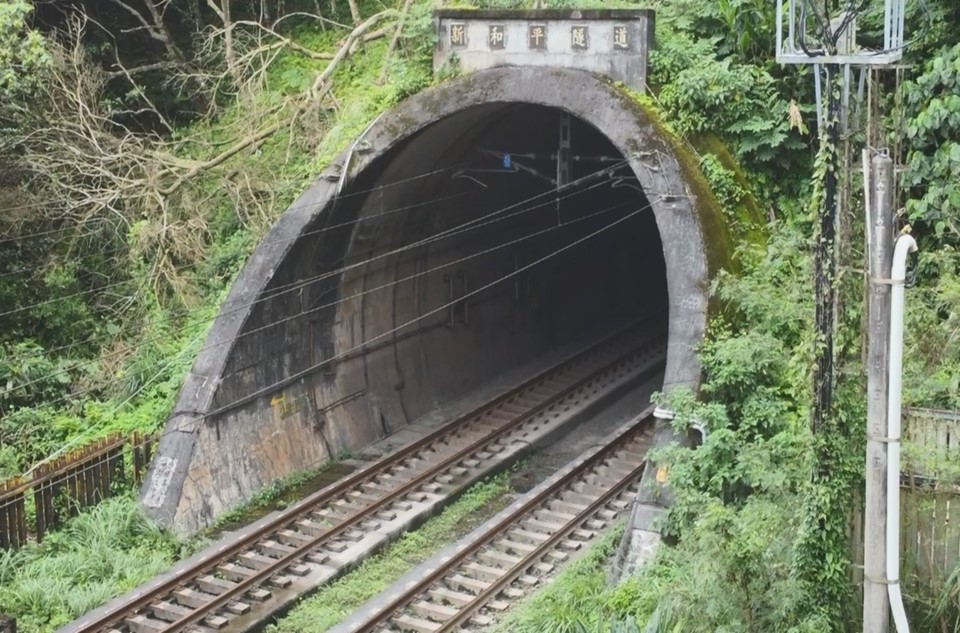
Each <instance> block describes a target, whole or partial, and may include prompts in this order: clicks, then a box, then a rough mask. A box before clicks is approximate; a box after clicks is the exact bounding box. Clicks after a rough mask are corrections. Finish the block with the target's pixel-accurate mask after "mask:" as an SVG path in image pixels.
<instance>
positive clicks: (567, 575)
mask: <svg viewBox="0 0 960 633" xmlns="http://www.w3.org/2000/svg"><path fill="white" fill-rule="evenodd" d="M622 535H623V525H619V526H617V528H616V529H613V530H610V531H609V532H608V533H607V534H605V535H603V536H602V537H600V540H599V541H597V542H596V543H594V544H593V545H591V546H590V549H589V551H588V552H587V553H586V554H584V555H583V556H582V557H581V558H579V559H578V560H576V561H574V562H573V563H571V564H570V565H569V566H568V567H566V568H565V569H564V570H563V571H561V572H560V573H559V574H557V576H556V578H554V579H552V581H551V582H550V584H549V585H546V586H545V587H543V588H541V589H540V590H539V591H537V592H536V593H534V594H533V596H531V597H530V598H529V599H527V600H525V601H523V602H522V603H520V604H519V605H518V606H516V607H514V608H513V609H512V610H511V611H509V612H508V613H507V615H506V616H505V617H503V618H502V619H501V620H500V621H498V622H497V623H496V625H494V627H493V633H593V631H607V630H609V629H608V626H609V625H610V623H611V621H614V620H613V618H614V617H615V616H614V615H613V613H612V612H611V611H610V609H607V608H605V605H604V603H605V602H606V601H607V594H608V592H609V588H610V587H609V584H608V582H607V581H608V578H607V564H608V563H609V559H610V556H611V555H612V554H613V552H614V550H616V548H617V543H618V542H619V540H620V537H621V536H622ZM615 630H616V629H615ZM624 633H626V632H625V631H624Z"/></svg>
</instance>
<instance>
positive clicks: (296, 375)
mask: <svg viewBox="0 0 960 633" xmlns="http://www.w3.org/2000/svg"><path fill="white" fill-rule="evenodd" d="M623 206H626V203H622V204H619V205H615V206H614V207H610V208H607V209H604V210H601V211H598V212H595V213H593V214H589V215H588V216H583V217H581V218H578V219H576V220H573V221H571V222H568V223H564V224H560V225H555V226H552V227H548V228H547V229H544V230H541V231H538V232H535V233H533V234H530V235H527V236H524V237H522V238H517V239H516V240H513V241H512V242H513V243H514V244H515V243H518V242H520V241H523V240H525V239H532V238H533V237H537V236H539V235H542V234H544V233H546V232H547V231H551V230H557V229H559V228H565V227H566V226H569V225H570V224H571V223H574V222H577V221H582V220H586V219H589V218H593V217H598V216H599V215H601V214H603V213H608V212H610V211H611V210H615V209H617V208H620V207H623ZM651 206H652V205H651V204H650V203H648V204H646V205H643V206H641V207H639V208H636V209H634V210H633V211H630V212H628V213H626V214H625V215H623V216H622V217H620V218H617V219H616V220H613V221H611V222H609V223H607V224H606V225H604V226H602V227H600V228H598V229H596V230H594V231H592V232H590V233H588V234H586V235H584V236H581V237H579V238H577V239H576V240H574V241H572V242H569V243H567V244H565V245H563V246H561V247H559V248H556V249H554V250H553V251H551V252H550V253H547V254H546V255H544V256H542V257H540V258H538V259H536V260H534V261H532V262H530V263H528V264H525V265H523V266H521V267H519V268H517V269H516V270H513V271H511V272H509V273H507V274H504V275H501V276H500V277H498V278H497V279H495V280H493V281H491V282H489V283H487V284H484V285H482V286H480V287H478V288H476V289H475V290H472V291H470V292H468V293H466V294H465V295H463V296H461V297H458V298H457V299H455V300H452V301H448V302H445V303H443V304H441V305H440V306H438V307H436V308H433V309H431V310H429V311H427V312H425V313H423V314H421V315H418V316H417V317H415V318H412V319H409V320H408V321H406V322H404V323H401V324H400V325H397V326H394V327H392V328H390V329H388V330H386V331H384V332H381V333H379V334H376V335H374V336H372V337H370V338H368V339H366V340H364V341H362V342H360V343H358V344H357V345H354V346H353V347H350V348H348V349H346V350H343V351H342V352H340V353H339V354H336V355H334V356H332V357H330V358H327V359H324V360H323V361H320V362H318V363H315V364H313V365H311V366H310V367H307V368H305V369H303V370H300V371H298V372H296V373H294V374H292V375H291V376H289V377H287V378H285V379H283V380H281V381H277V382H274V383H272V384H270V385H267V386H265V387H263V388H261V389H259V390H257V391H255V392H253V393H251V394H248V395H247V396H245V397H243V398H240V399H238V400H236V401H234V402H232V403H229V404H227V405H224V406H222V407H219V408H217V409H213V410H211V411H207V412H197V413H198V415H200V416H202V417H204V418H206V417H212V416H216V415H220V414H222V413H225V412H227V411H230V410H232V409H234V408H236V407H238V406H242V405H243V404H246V403H248V402H251V401H254V400H256V399H258V398H260V397H263V396H264V395H267V394H270V393H272V392H274V391H275V390H277V389H279V388H282V387H283V386H286V385H289V384H291V383H292V382H295V381H296V380H299V379H301V378H303V377H306V376H307V375H310V374H312V373H313V372H315V371H316V370H317V369H320V368H321V367H324V366H326V365H329V364H332V363H334V362H338V361H340V360H343V359H344V358H346V357H349V356H351V355H353V354H355V353H357V352H359V351H362V350H363V349H364V348H365V347H367V346H368V345H370V344H371V343H375V342H377V341H379V340H381V339H384V338H386V337H388V336H391V335H393V334H396V333H397V332H400V331H401V330H403V329H405V328H407V327H409V326H411V325H415V324H416V323H417V322H419V321H421V320H423V319H425V318H428V317H430V316H433V315H435V314H438V313H440V312H443V311H444V310H447V309H449V308H450V307H451V306H453V305H455V304H457V303H459V302H461V301H464V300H465V299H469V298H470V297H473V296H476V295H478V294H480V293H483V292H486V291H487V290H489V289H491V288H493V287H495V286H497V285H499V284H501V283H503V282H505V281H507V280H509V279H511V278H513V277H515V276H516V275H519V274H522V273H524V272H526V271H527V270H530V269H532V268H534V267H536V266H538V265H540V264H542V263H544V262H546V261H548V260H550V259H552V258H554V257H557V256H559V255H560V254H562V253H565V252H567V251H569V250H570V249H572V248H575V247H576V246H579V245H580V244H583V243H585V242H587V241H588V240H590V239H593V238H594V237H596V236H598V235H600V234H602V233H604V232H605V231H608V230H610V229H612V228H614V227H615V226H618V225H620V224H622V223H623V222H626V221H627V220H629V219H631V218H633V217H636V216H637V215H639V214H640V213H643V212H644V211H647V210H649V209H650V208H651ZM504 247H505V245H499V246H496V247H491V248H489V249H485V250H484V251H481V252H478V253H474V254H473V255H472V257H479V256H482V255H484V254H488V253H489V252H492V251H495V250H497V249H499V248H504ZM456 263H457V262H447V263H446V264H443V265H441V266H438V267H436V268H434V269H432V270H431V271H430V272H435V271H436V270H437V269H440V268H444V267H448V266H451V265H456ZM425 272H426V271H424V273H425ZM424 273H418V274H416V275H412V277H415V276H418V275H419V274H424ZM406 280H409V279H406ZM403 281H405V280H398V281H396V282H391V283H389V284H385V286H389V285H393V283H402V282H403ZM378 289H382V288H376V289H371V291H375V290H378ZM355 298H356V297H355V296H351V297H347V298H344V299H342V300H341V301H348V300H353V299H355ZM297 316H300V315H297ZM173 432H176V431H175V430H167V431H163V432H161V433H160V434H158V435H156V436H152V437H149V438H145V439H144V440H143V442H141V443H140V444H138V445H133V444H128V445H129V446H131V447H135V446H142V445H145V444H147V443H156V442H159V441H160V439H162V438H163V437H165V436H166V435H169V434H170V433H173ZM99 467H100V465H99V464H93V465H90V466H88V467H85V468H83V469H80V470H78V471H77V472H83V471H84V470H89V469H93V468H99ZM34 468H35V466H34ZM31 470H32V469H31ZM28 472H29V471H28ZM3 507H5V506H0V508H3Z"/></svg>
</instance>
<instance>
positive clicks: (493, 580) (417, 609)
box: [351, 407, 653, 633]
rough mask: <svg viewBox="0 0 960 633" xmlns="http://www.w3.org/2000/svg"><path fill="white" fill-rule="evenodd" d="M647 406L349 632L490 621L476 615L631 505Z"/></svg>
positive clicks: (441, 630)
mask: <svg viewBox="0 0 960 633" xmlns="http://www.w3.org/2000/svg"><path fill="white" fill-rule="evenodd" d="M652 411H653V408H652V407H650V408H648V409H647V410H646V411H644V412H643V413H642V414H640V415H639V416H637V417H636V418H634V420H633V421H632V423H630V424H628V425H627V426H626V428H622V429H621V433H620V434H619V435H618V436H617V437H616V438H615V439H613V441H611V442H610V443H608V444H607V445H606V446H605V447H603V448H602V449H601V450H599V451H597V452H596V453H594V454H593V455H591V456H590V457H588V458H586V459H583V460H582V461H580V463H579V464H577V465H576V466H575V467H574V468H573V469H572V470H571V471H570V472H568V473H567V474H565V475H564V476H562V477H560V478H558V479H557V480H556V481H554V482H552V483H550V484H549V485H547V486H546V487H545V488H544V489H542V490H541V491H539V492H537V493H536V494H534V495H533V496H532V497H531V498H529V499H528V500H526V501H525V502H523V503H522V504H521V505H519V506H518V507H516V508H515V509H513V510H512V511H511V512H510V513H509V514H508V515H507V516H505V517H504V518H503V519H501V520H500V521H498V522H497V523H496V524H495V525H493V526H491V527H490V528H489V529H487V530H486V531H485V532H484V533H483V534H482V535H480V536H479V537H477V538H474V540H473V541H472V542H471V543H470V544H469V545H467V546H466V547H462V548H460V549H459V551H457V553H456V554H454V555H452V556H450V557H449V559H447V560H445V561H444V562H443V563H442V564H441V565H439V566H438V567H436V568H435V569H434V570H432V571H430V572H428V573H427V574H426V575H425V576H424V577H423V578H421V579H420V580H419V581H417V582H416V583H414V584H412V585H411V586H409V587H407V588H406V589H405V590H404V591H403V592H402V593H401V594H399V595H398V596H396V597H395V598H392V599H390V600H389V601H388V602H387V603H386V604H378V605H377V607H376V609H375V612H373V613H371V614H370V616H369V617H368V618H367V619H366V620H365V621H364V622H363V623H360V624H354V623H351V630H353V631H357V632H372V631H384V630H397V629H399V630H403V631H418V632H421V633H433V632H436V633H446V632H448V631H454V630H458V629H459V628H460V627H462V626H464V625H465V624H467V622H468V621H469V622H472V624H473V625H475V626H477V627H485V626H488V625H490V624H492V619H491V618H489V617H487V616H485V615H482V614H478V612H479V611H480V610H481V609H483V608H487V609H489V610H490V611H491V613H496V612H500V611H503V610H505V609H506V608H508V606H509V601H511V600H516V599H519V598H521V597H523V596H524V595H526V593H527V592H528V591H529V590H530V589H532V588H533V587H535V586H536V585H538V584H539V581H540V579H541V578H542V577H543V576H544V575H546V574H550V573H552V572H553V570H554V567H555V565H554V563H551V562H546V559H548V558H551V557H552V560H554V561H558V562H563V561H565V560H566V559H567V558H568V556H569V553H570V552H572V551H576V550H579V549H580V548H581V547H582V546H583V545H584V544H586V543H587V542H588V541H591V540H593V538H595V537H596V536H597V535H598V533H599V532H600V531H602V530H603V529H604V528H605V527H606V526H607V525H608V524H609V523H610V522H611V521H613V520H615V519H616V518H617V517H618V516H619V515H620V514H621V513H622V512H623V511H624V510H626V508H628V507H629V505H630V502H631V500H632V499H633V496H634V495H635V494H636V487H637V486H639V483H640V477H641V475H642V473H643V469H644V465H645V463H646V459H645V457H644V455H645V453H646V450H647V448H648V447H649V430H650V428H651V426H652V425H651V421H652V419H653V417H652Z"/></svg>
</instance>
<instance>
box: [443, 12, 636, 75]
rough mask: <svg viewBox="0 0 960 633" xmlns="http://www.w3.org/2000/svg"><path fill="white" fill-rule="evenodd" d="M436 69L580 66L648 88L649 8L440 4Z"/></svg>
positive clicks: (579, 67) (581, 68) (469, 69)
mask: <svg viewBox="0 0 960 633" xmlns="http://www.w3.org/2000/svg"><path fill="white" fill-rule="evenodd" d="M434 24H435V28H436V30H437V35H438V37H437V45H436V49H435V51H434V69H435V70H436V71H438V72H439V71H442V70H443V69H445V68H448V67H450V66H455V67H459V69H460V70H462V71H467V72H470V71H475V70H483V69H486V68H493V67H495V66H553V67H560V68H576V69H579V70H586V71H590V72H594V73H599V74H602V75H607V76H608V77H610V78H611V79H614V80H615V81H621V82H623V83H624V84H625V85H627V86H629V87H630V88H632V89H634V90H638V91H641V92H642V91H644V89H645V87H646V80H647V55H648V53H649V51H650V48H651V46H652V44H653V26H654V12H653V11H652V10H650V9H596V10H569V9H541V10H531V11H507V10H473V9H442V10H439V11H436V12H435V13H434Z"/></svg>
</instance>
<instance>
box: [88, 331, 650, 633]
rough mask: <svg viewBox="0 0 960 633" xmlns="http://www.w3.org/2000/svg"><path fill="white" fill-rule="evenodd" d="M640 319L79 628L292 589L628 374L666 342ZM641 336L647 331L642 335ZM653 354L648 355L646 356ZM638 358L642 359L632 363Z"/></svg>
mask: <svg viewBox="0 0 960 633" xmlns="http://www.w3.org/2000/svg"><path fill="white" fill-rule="evenodd" d="M639 326H640V324H633V325H631V326H629V327H626V328H624V329H622V330H619V331H618V332H616V333H614V334H613V335H611V336H608V337H606V338H605V339H603V340H602V341H600V342H599V343H596V344H594V345H593V346H591V347H589V348H587V349H585V350H583V351H581V352H579V353H577V354H575V355H573V356H572V357H570V358H568V359H566V360H564V361H562V362H560V363H559V364H558V365H555V366H554V367H552V368H550V369H549V370H546V371H544V372H541V373H540V374H538V375H536V376H534V377H533V378H530V379H528V380H526V381H524V382H523V383H522V384H520V385H519V386H517V387H515V388H513V389H511V390H509V391H508V392H507V393H504V394H502V395H501V396H498V397H497V398H495V399H493V400H492V401H490V402H487V403H485V404H484V405H482V406H480V407H478V408H477V409H474V410H473V411H471V412H469V413H467V414H465V415H463V416H460V417H459V418H457V419H456V420H454V421H452V422H450V423H447V424H445V425H444V426H442V427H441V428H439V429H437V430H435V431H433V432H431V433H429V434H428V435H426V436H425V437H424V438H422V439H420V440H417V441H415V442H413V443H411V444H410V445H408V446H406V447H404V448H402V449H400V450H399V451H397V452H395V453H392V454H390V455H388V456H386V457H384V458H382V459H381V460H379V461H377V462H376V463H374V464H372V465H370V466H369V467H367V468H364V469H362V470H360V471H357V472H355V473H353V474H351V475H348V476H347V477H345V478H344V479H342V480H341V481H339V482H337V483H335V484H333V485H332V486H329V487H328V488H326V489H324V490H321V491H319V492H317V493H314V494H313V495H311V496H309V497H307V498H305V499H304V500H303V501H301V502H300V503H298V504H297V505H295V506H293V507H291V508H289V509H288V510H286V511H284V512H281V513H280V514H278V515H277V516H276V517H274V518H273V519H270V520H268V521H266V522H264V524H263V525H262V526H260V527H259V528H258V529H257V530H255V531H253V532H251V533H249V534H246V535H243V536H241V537H239V538H238V539H237V540H236V541H235V542H234V543H232V544H229V545H226V546H224V547H223V548H220V549H219V550H218V551H217V552H216V553H215V554H213V553H212V554H210V555H209V556H208V557H205V558H203V559H201V560H198V561H195V562H194V563H192V564H190V565H187V566H185V567H183V568H181V569H179V570H177V571H176V572H175V573H173V574H171V576H170V577H168V578H166V579H165V580H164V581H163V582H161V583H159V584H158V585H157V586H155V587H151V588H150V589H149V590H146V591H144V592H143V593H141V594H137V595H135V596H133V597H132V599H131V600H129V601H127V602H125V603H123V604H119V605H116V606H115V607H113V608H111V609H109V610H108V611H107V612H105V613H103V612H102V613H99V614H97V615H96V616H95V617H94V616H91V617H90V618H89V619H87V620H84V619H81V620H79V621H78V622H76V623H75V625H72V626H71V629H70V630H71V631H74V632H75V633H76V632H82V633H93V632H95V631H96V632H104V631H117V630H122V629H128V630H132V631H134V633H137V632H138V631H150V632H151V633H160V632H161V631H162V632H164V633H172V632H174V631H184V630H194V629H207V628H222V627H224V626H226V625H227V623H228V621H229V620H228V619H230V618H233V617H235V616H242V615H245V614H247V613H249V612H250V610H251V608H252V607H251V604H250V603H251V602H258V601H261V602H262V601H266V600H268V599H269V598H270V591H269V590H267V589H265V587H271V586H272V587H278V588H286V587H288V586H290V584H291V583H292V581H293V577H296V576H301V577H302V576H306V575H307V574H309V573H311V571H312V570H315V569H316V568H317V566H322V565H323V564H324V563H325V562H327V561H328V560H329V558H330V555H331V553H333V552H341V551H343V549H345V548H346V547H347V546H348V544H349V541H350V540H351V539H356V538H362V535H363V534H364V533H365V532H368V531H371V530H375V529H376V528H377V527H378V526H379V525H380V523H379V521H381V520H384V521H389V520H391V519H392V518H395V517H396V514H397V512H398V511H402V510H405V509H407V510H408V509H409V508H410V506H415V505H416V504H418V503H421V502H424V501H425V500H426V501H430V500H431V499H437V498H440V497H442V496H443V495H442V491H443V488H444V487H445V485H446V484H447V483H450V482H451V481H452V480H454V479H455V478H457V477H459V476H461V475H463V474H464V473H465V472H467V471H468V470H469V469H472V468H476V467H477V464H478V463H479V462H481V461H483V460H484V459H489V460H493V459H494V458H495V456H496V454H497V453H499V452H502V451H505V450H507V448H508V446H507V445H508V444H510V443H511V442H516V441H517V440H516V439H514V440H509V438H510V435H511V432H516V431H517V430H518V429H522V428H525V427H524V425H528V426H529V425H531V424H534V423H535V424H537V425H542V424H544V422H543V418H544V417H547V416H546V414H545V413H543V412H545V411H546V410H547V409H548V408H549V407H550V406H551V405H552V404H555V403H557V402H559V401H562V400H563V398H564V397H569V396H570V394H572V393H576V392H577V390H578V389H579V390H583V389H584V386H585V385H586V386H589V385H592V384H594V383H597V382H598V381H600V380H601V378H600V377H602V376H604V375H607V374H615V375H616V376H621V377H622V376H623V375H624V374H625V373H628V372H629V371H630V368H631V367H632V366H635V365H636V364H637V363H638V361H637V359H638V358H640V359H645V360H649V356H650V355H651V354H650V352H649V351H647V352H642V351H641V349H642V348H643V346H644V345H649V343H650V341H651V340H658V339H659V338H660V335H661V334H662V333H661V332H656V333H649V332H646V331H645V330H642V329H641V328H640V327H639ZM641 335H642V336H641ZM645 354H646V355H645ZM631 363H633V365H631Z"/></svg>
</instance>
